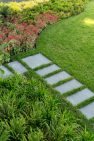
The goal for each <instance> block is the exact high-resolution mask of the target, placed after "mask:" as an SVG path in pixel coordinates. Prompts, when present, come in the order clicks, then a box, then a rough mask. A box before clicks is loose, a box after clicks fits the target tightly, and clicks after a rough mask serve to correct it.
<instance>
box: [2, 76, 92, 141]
mask: <svg viewBox="0 0 94 141" xmlns="http://www.w3.org/2000/svg"><path fill="white" fill-rule="evenodd" d="M29 75H30V76H32V75H31V74H29ZM30 76H29V77H30ZM93 139H94V134H92V133H91V132H89V130H87V129H86V128H85V127H83V126H81V125H80V123H79V118H78V117H77V116H75V114H74V113H73V112H72V111H70V110H69V109H67V106H66V104H65V102H63V103H61V101H60V99H58V98H57V97H56V96H55V95H52V94H51V92H50V90H48V89H47V88H46V86H45V85H44V84H43V83H42V82H41V81H39V80H37V79H35V78H34V77H31V79H27V78H26V77H25V76H20V75H16V76H14V77H11V78H10V79H5V80H0V141H8V140H10V141H12V140H13V141H62V140H63V141H67V140H69V141H71V140H73V141H82V140H83V141H84V140H85V141H88V140H90V141H93Z"/></svg>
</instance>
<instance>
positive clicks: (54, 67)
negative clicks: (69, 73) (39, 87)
mask: <svg viewBox="0 0 94 141" xmlns="http://www.w3.org/2000/svg"><path fill="white" fill-rule="evenodd" d="M59 69H60V68H59V67H58V66H57V65H55V64H53V65H50V66H48V67H46V68H43V69H40V70H38V71H36V73H37V74H39V75H40V76H45V75H47V74H50V73H52V72H54V71H57V70H59Z"/></svg>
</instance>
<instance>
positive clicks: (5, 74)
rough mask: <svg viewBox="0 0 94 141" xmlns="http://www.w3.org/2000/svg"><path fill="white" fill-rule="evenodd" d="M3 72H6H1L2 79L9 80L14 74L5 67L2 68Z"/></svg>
mask: <svg viewBox="0 0 94 141" xmlns="http://www.w3.org/2000/svg"><path fill="white" fill-rule="evenodd" d="M0 69H1V71H2V70H3V71H4V72H0V77H1V78H7V77H9V76H11V75H12V73H11V72H10V71H9V70H8V69H7V68H6V67H5V66H0Z"/></svg>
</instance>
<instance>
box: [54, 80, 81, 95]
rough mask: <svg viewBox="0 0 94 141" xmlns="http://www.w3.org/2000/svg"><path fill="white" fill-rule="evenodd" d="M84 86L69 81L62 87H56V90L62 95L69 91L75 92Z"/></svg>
mask: <svg viewBox="0 0 94 141" xmlns="http://www.w3.org/2000/svg"><path fill="white" fill-rule="evenodd" d="M81 86H83V85H82V84H81V83H80V82H78V81H77V80H75V79H73V80H71V81H68V82H66V83H64V84H62V85H60V86H57V87H55V90H57V91H59V92H60V93H61V94H64V93H67V92H69V91H72V90H75V89H77V88H80V87H81Z"/></svg>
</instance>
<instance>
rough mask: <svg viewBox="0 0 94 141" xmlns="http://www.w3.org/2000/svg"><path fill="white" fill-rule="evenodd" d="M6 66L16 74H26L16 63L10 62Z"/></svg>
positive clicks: (19, 64) (22, 67)
mask: <svg viewBox="0 0 94 141" xmlns="http://www.w3.org/2000/svg"><path fill="white" fill-rule="evenodd" d="M8 65H9V66H10V67H11V68H12V69H13V70H14V71H15V72H17V73H25V72H27V69H26V68H25V67H24V66H23V65H22V64H21V63H19V62H18V61H14V62H10V63H8Z"/></svg>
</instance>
